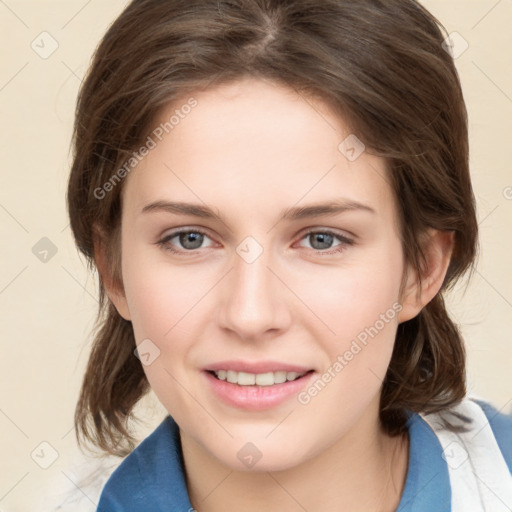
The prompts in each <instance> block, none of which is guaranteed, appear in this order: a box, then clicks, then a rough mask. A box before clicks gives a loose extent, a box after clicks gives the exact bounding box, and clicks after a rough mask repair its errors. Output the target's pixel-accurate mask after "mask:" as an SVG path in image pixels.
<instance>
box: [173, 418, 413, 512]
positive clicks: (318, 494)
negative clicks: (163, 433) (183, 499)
mask: <svg viewBox="0 0 512 512" xmlns="http://www.w3.org/2000/svg"><path fill="white" fill-rule="evenodd" d="M368 416H369V415H368ZM180 434H181V439H182V449H183V456H184V461H185V467H186V480H187V488H188V491H189V496H190V501H191V504H192V505H193V507H194V508H195V510H197V511H198V512H220V511H223V512H224V511H225V510H244V512H253V511H258V512H259V511H260V510H262V509H263V510H266V511H270V512H273V511H276V512H277V511H279V512H298V511H303V510H314V511H315V512H327V511H332V510H347V511H350V512H363V511H364V512H369V511H371V512H394V511H395V510H396V508H397V507H398V504H399V501H400V496H401V494H402V491H403V488H404V485H405V480H406V475H407V466H408V448H409V440H408V435H407V434H404V435H403V436H398V437H390V436H388V435H387V434H385V433H384V432H383V430H382V428H381V426H380V423H379V421H378V416H377V418H371V417H370V416H369V417H368V418H362V421H360V422H358V424H357V427H356V428H353V429H352V430H351V431H350V432H349V433H347V435H345V436H344V437H343V438H342V439H340V440H338V441H337V442H336V443H335V444H334V445H332V446H331V447H330V448H329V449H328V450H326V451H324V452H322V453H320V454H318V455H317V456H315V457H313V458H312V459H309V460H306V461H304V462H302V463H301V464H299V465H297V466H294V467H292V468H289V469H286V470H282V471H271V472H270V471H259V472H258V471H234V470H231V469H230V468H228V467H226V466H225V465H223V464H222V463H220V462H219V461H218V459H216V458H214V457H212V456H211V455H210V454H208V453H207V452H206V451H205V450H204V449H203V448H202V447H201V446H200V445H198V444H197V443H196V442H195V441H194V440H193V439H191V438H189V437H188V436H186V435H185V434H184V433H183V432H180Z"/></svg>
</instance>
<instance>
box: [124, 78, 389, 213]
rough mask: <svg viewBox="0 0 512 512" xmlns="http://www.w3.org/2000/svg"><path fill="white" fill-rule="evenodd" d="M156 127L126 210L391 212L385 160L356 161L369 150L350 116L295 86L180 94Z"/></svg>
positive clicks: (235, 86) (241, 85) (250, 83)
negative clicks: (344, 205) (344, 204)
mask: <svg viewBox="0 0 512 512" xmlns="http://www.w3.org/2000/svg"><path fill="white" fill-rule="evenodd" d="M191 99H192V100H193V101H191ZM187 105H194V106H193V107H190V106H187ZM154 124H155V127H154V130H153V132H152V133H153V135H152V137H153V139H154V141H155V145H154V147H153V149H151V150H150V151H149V152H148V154H147V155H146V156H145V157H144V158H143V160H142V161H141V162H140V163H139V164H138V165H137V167H136V169H135V170H134V171H132V172H131V173H130V175H129V177H128V183H126V184H125V185H126V187H125V188H126V190H125V193H124V194H123V195H124V196H125V197H124V199H123V203H125V202H126V203H127V204H126V206H128V207H129V208H132V207H133V208H135V209H138V210H140V209H142V208H143V207H144V206H145V205H146V204H148V203H149V202H154V201H158V200H179V201H193V202H195V203H198V202H203V203H205V204H209V205H211V206H212V207H213V208H214V209H216V210H220V211H222V212H223V213H224V210H232V211H231V212H225V213H226V215H229V214H235V215H239V214H242V215H243V214H244V212H247V213H248V214H250V213H251V212H258V213H259V214H260V215H261V216H262V217H263V216H264V215H265V214H266V213H268V214H269V215H270V214H272V213H276V212H278V211H282V210H283V209H284V208H287V207H290V206H292V205H302V204H307V203H313V202H319V201H325V200H333V199H337V198H346V199H347V200H352V201H357V202H361V203H367V204H370V205H371V206H372V208H374V209H375V210H377V211H380V213H381V214H383V215H393V208H394V205H393V197H392V191H391V188H390V186H389V184H388V180H387V170H386V162H385V161H384V159H382V158H378V157H376V156H373V155H371V154H370V153H369V152H368V151H362V153H361V154H360V156H358V157H357V158H356V159H354V158H353V157H354V155H356V156H357V153H358V152H359V151H361V150H362V149H363V148H364V146H362V143H361V142H360V141H359V140H358V139H357V138H355V136H354V135H353V134H351V133H350V128H349V126H348V125H347V124H346V123H345V121H344V120H343V119H341V118H340V117H339V116H336V115H335V114H334V113H333V112H332V111H331V110H330V109H329V107H327V105H325V104H324V103H322V102H320V101H319V100H313V99H311V98H307V97H305V96H303V95H301V94H298V93H297V92H295V91H294V90H293V89H291V88H287V87H284V86H282V85H276V84H275V83H271V82H268V81H263V80H256V79H244V80H241V81H238V82H235V83H230V84H227V85H222V86H218V87H215V88H213V89H208V90H206V91H201V92H197V93H194V94H191V95H189V96H183V97H181V98H180V99H179V100H177V101H174V102H173V103H172V105H169V106H167V107H166V108H164V109H162V111H161V113H160V116H159V118H158V119H157V120H156V121H155V123H154ZM155 130H157V132H155ZM160 132H162V134H161V136H160V138H161V140H160V138H158V137H156V136H155V135H154V133H160ZM340 144H341V145H340ZM347 149H348V150H352V149H353V150H354V151H352V152H350V151H349V152H348V153H347ZM235 209H236V213H235V211H234V210H235Z"/></svg>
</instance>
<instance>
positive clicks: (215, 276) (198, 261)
mask: <svg viewBox="0 0 512 512" xmlns="http://www.w3.org/2000/svg"><path fill="white" fill-rule="evenodd" d="M193 97H194V99H195V100H196V102H197V103H195V102H194V101H193V100H191V101H190V102H189V103H187V100H189V98H188V97H186V98H184V99H183V101H182V102H179V103H175V104H174V105H173V106H172V108H169V109H168V110H166V111H165V112H163V113H162V117H161V119H160V120H159V121H158V122H160V121H161V122H162V123H165V122H166V121H168V120H169V119H170V118H171V116H172V115H173V114H175V117H174V118H173V119H174V120H173V121H172V122H171V123H169V124H168V125H167V127H166V128H167V131H168V132H169V133H166V132H165V130H163V135H164V136H162V134H161V133H160V132H162V128H160V130H157V131H156V132H154V133H158V134H159V135H160V137H161V138H162V140H159V138H158V137H156V136H155V135H154V134H153V135H152V136H151V137H152V139H153V140H154V142H155V144H152V143H149V144H148V147H151V148H152V149H149V151H148V152H147V153H148V154H147V155H146V156H145V157H144V159H143V160H142V161H141V162H140V164H139V165H138V166H137V167H136V168H135V169H134V170H133V171H131V173H130V174H129V176H128V177H127V178H126V180H127V181H126V183H125V184H124V190H123V214H122V278H123V283H124V291H125V295H124V296H122V297H117V299H116V300H115V302H116V305H117V307H118V310H119V311H120V313H121V314H122V315H123V316H124V317H125V318H127V319H129V320H131V321H132V323H133V329H134V333H135V338H136V342H137V344H138V345H140V347H139V348H140V357H141V360H142V363H143V367H144V371H145V372H146V375H147V378H148V380H149V383H150V384H151V387H152V388H153V390H154V392H155V393H156V395H157V396H158V398H159V400H160V401H161V402H162V404H163V405H164V406H165V408H166V409H167V410H168V412H169V413H170V414H171V416H172V417H173V418H174V419H175V420H176V422H177V423H178V425H179V426H180V429H181V431H182V435H186V436H188V438H189V439H192V440H193V441H194V442H195V443H197V445H198V446H200V447H201V449H202V450H204V452H205V453H207V454H209V455H211V456H213V457H215V458H216V459H218V460H220V461H221V462H222V463H223V464H225V465H227V466H228V467H231V468H235V469H245V470H247V469H251V468H253V467H254V469H255V470H279V469H285V468H289V467H292V466H296V465H298V464H300V463H301V462H303V461H305V460H308V459H310V458H311V457H314V456H315V455H318V454H320V453H322V452H323V451H325V450H326V449H328V448H330V447H333V446H334V445H335V443H337V442H338V441H340V440H342V439H352V440H354V442H357V441H356V440H357V439H358V436H361V435H363V433H364V432H368V428H374V427H375V425H376V422H377V418H378V405H379V397H380V391H381V385H382V381H383V379H384V376H385V374H386V370H387V368H388V365H389V362H390V358H391V354H392V350H393V344H394V340H395V333H396V329H397V325H398V323H399V322H400V321H403V320H404V318H403V317H404V314H405V313H404V312H405V309H404V310H401V305H400V304H399V289H400V283H401V278H402V275H403V271H404V260H403V256H402V248H401V242H400V238H399V228H398V221H397V212H396V206H395V202H394V199H393V195H392V190H391V188H390V185H389V183H388V181H387V177H386V176H387V174H386V169H385V162H384V160H383V159H381V158H377V157H375V156H372V155H370V154H369V153H368V152H367V151H364V150H363V149H364V147H363V146H362V145H361V143H360V142H359V141H358V139H356V138H355V137H354V136H353V135H351V134H350V130H349V129H348V127H347V126H346V125H345V124H344V123H343V121H342V120H340V119H339V118H337V117H335V116H334V115H333V114H332V112H330V111H329V109H328V108H327V107H326V106H325V105H323V104H321V103H319V102H317V101H313V100H311V99H306V98H304V97H301V96H298V95H296V93H294V92H293V90H290V89H287V88H282V87H281V86H277V85H275V84H271V83H269V82H265V81H259V80H248V79H247V80H243V81H239V82H236V83H232V84H229V85H224V86H221V87H218V88H215V89H211V90H207V91H206V92H201V93H197V94H194V95H193ZM187 104H188V105H195V106H193V107H191V108H189V107H184V106H183V105H187ZM176 110H178V112H175V111H176ZM158 122H157V123H156V124H158ZM155 129H157V126H155ZM347 137H348V139H347ZM343 141H344V142H343ZM340 144H341V145H340ZM153 146H155V147H153ZM143 153H145V151H143ZM359 153H360V154H359ZM176 204H178V206H176ZM181 231H183V232H186V233H188V235H186V234H181V235H179V233H178V232H181ZM124 297H125V298H124ZM214 371H217V372H218V373H217V374H215V373H214ZM293 372H295V373H293ZM297 374H298V375H297ZM302 374H304V375H303V376H302V377H300V375H302ZM297 376H299V378H298V379H297V380H292V379H294V378H295V377H297ZM222 379H227V380H222ZM284 379H287V380H286V382H283V380H284ZM229 381H231V382H229ZM369 426H371V427H369Z"/></svg>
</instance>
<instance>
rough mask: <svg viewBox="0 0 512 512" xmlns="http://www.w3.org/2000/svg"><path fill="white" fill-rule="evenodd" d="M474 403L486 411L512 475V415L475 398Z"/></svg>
mask: <svg viewBox="0 0 512 512" xmlns="http://www.w3.org/2000/svg"><path fill="white" fill-rule="evenodd" d="M473 401H474V402H476V403H477V404H478V405H479V406H480V407H481V408H482V410H483V411H484V413H485V416H486V418H487V421H488V422H489V425H490V427H491V429H492V432H493V434H494V437H495V438H496V442H497V443H498V446H499V448H500V450H501V453H502V454H503V458H504V459H505V462H506V463H507V465H508V469H509V471H510V473H512V414H506V413H504V412H503V411H500V410H498V409H496V407H494V406H493V405H491V404H490V403H488V402H486V401H484V400H481V399H478V398H473Z"/></svg>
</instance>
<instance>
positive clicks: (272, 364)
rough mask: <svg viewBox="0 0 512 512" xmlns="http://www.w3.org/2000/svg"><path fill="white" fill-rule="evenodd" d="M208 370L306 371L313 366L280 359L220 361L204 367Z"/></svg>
mask: <svg viewBox="0 0 512 512" xmlns="http://www.w3.org/2000/svg"><path fill="white" fill-rule="evenodd" d="M204 370H206V371H212V372H217V371H219V370H232V371H235V372H246V373H254V374H258V373H268V372H279V371H284V372H296V373H306V372H308V371H310V370H312V368H308V367H306V366H299V365H296V364H288V363H282V362H279V361H251V362H249V361H220V362H218V363H212V364H210V365H208V366H206V367H205V368H204Z"/></svg>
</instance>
